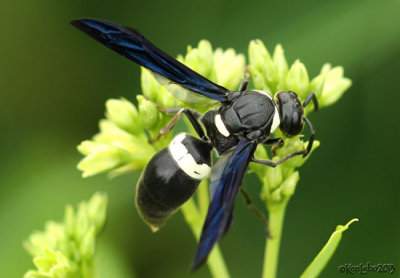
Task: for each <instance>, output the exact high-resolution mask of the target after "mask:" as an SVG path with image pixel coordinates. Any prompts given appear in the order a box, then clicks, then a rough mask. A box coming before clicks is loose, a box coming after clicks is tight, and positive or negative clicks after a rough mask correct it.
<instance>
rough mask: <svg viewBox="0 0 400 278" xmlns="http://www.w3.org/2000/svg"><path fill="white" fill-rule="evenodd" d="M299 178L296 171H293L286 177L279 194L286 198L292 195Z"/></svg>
mask: <svg viewBox="0 0 400 278" xmlns="http://www.w3.org/2000/svg"><path fill="white" fill-rule="evenodd" d="M299 179H300V176H299V172H298V171H294V172H293V173H292V174H291V175H290V176H289V177H287V178H286V179H285V180H284V181H283V183H282V185H281V187H282V190H281V193H282V195H284V196H286V197H290V196H292V195H293V194H294V191H295V189H296V185H297V183H298V182H299Z"/></svg>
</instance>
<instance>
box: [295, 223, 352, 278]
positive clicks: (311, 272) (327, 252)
mask: <svg viewBox="0 0 400 278" xmlns="http://www.w3.org/2000/svg"><path fill="white" fill-rule="evenodd" d="M355 221H358V219H357V218H354V219H352V220H350V221H349V222H348V223H347V224H346V225H344V226H342V225H338V226H337V227H336V230H335V231H334V232H333V233H332V235H331V237H330V238H329V240H328V242H327V243H326V244H325V246H324V248H322V250H321V251H320V252H319V253H318V255H317V256H316V257H315V259H314V260H313V261H312V262H311V264H310V265H309V266H308V267H307V269H306V270H305V271H304V272H303V274H302V275H301V278H314V277H318V275H319V274H320V273H321V271H322V270H323V269H324V267H325V266H326V264H327V263H328V262H329V260H330V259H331V257H332V255H333V253H335V251H336V248H337V246H338V245H339V242H340V240H341V239H342V233H343V232H344V231H346V230H347V229H348V228H349V226H350V224H351V223H353V222H355Z"/></svg>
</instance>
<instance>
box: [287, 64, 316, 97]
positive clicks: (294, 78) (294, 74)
mask: <svg viewBox="0 0 400 278" xmlns="http://www.w3.org/2000/svg"><path fill="white" fill-rule="evenodd" d="M285 83H286V89H287V90H289V91H294V92H295V93H296V94H297V95H298V96H299V97H300V99H305V98H306V97H307V95H308V93H309V85H310V80H309V78H308V73H307V69H306V67H305V66H304V64H303V63H301V62H300V61H299V60H296V61H295V62H294V63H293V65H292V66H291V67H290V70H289V72H288V73H287V76H286V80H285Z"/></svg>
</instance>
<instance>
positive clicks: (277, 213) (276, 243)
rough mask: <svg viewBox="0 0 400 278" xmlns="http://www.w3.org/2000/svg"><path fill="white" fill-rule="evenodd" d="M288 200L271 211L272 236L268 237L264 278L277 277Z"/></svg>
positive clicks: (270, 225) (270, 226)
mask: <svg viewBox="0 0 400 278" xmlns="http://www.w3.org/2000/svg"><path fill="white" fill-rule="evenodd" d="M286 205H287V202H285V203H283V204H281V205H279V206H278V207H275V208H274V209H271V210H270V211H269V221H268V222H269V223H268V224H269V230H270V233H271V238H267V241H266V246H265V253H264V265H263V275H262V277H263V278H275V277H276V274H277V270H278V261H279V247H280V243H281V236H282V227H283V220H284V218H285V212H286Z"/></svg>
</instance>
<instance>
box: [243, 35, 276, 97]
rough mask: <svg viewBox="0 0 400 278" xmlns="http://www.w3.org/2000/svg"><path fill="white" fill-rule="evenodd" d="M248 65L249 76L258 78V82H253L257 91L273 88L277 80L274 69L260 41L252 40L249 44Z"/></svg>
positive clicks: (269, 56)
mask: <svg viewBox="0 0 400 278" xmlns="http://www.w3.org/2000/svg"><path fill="white" fill-rule="evenodd" d="M249 63H250V66H249V71H250V74H251V75H252V76H253V75H256V76H258V80H253V82H254V86H255V87H256V88H257V89H261V90H265V88H268V87H269V88H272V87H274V86H275V83H276V80H277V75H276V71H275V67H274V64H273V61H272V59H271V55H270V54H269V52H268V50H267V48H266V47H265V46H264V44H263V43H262V41H260V40H254V41H251V42H250V45H249ZM261 76H263V80H260V77H261ZM256 82H257V83H256ZM267 91H269V90H267ZM269 92H270V91H269Z"/></svg>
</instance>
